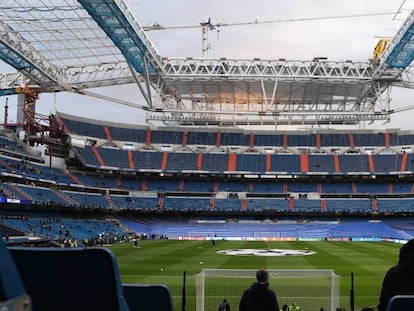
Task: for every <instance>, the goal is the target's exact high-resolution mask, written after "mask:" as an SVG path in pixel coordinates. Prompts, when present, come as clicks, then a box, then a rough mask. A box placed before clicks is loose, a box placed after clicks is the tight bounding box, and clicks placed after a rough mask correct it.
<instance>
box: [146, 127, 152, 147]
mask: <svg viewBox="0 0 414 311" xmlns="http://www.w3.org/2000/svg"><path fill="white" fill-rule="evenodd" d="M145 144H146V145H147V146H149V145H151V129H150V128H147V137H146V139H145Z"/></svg>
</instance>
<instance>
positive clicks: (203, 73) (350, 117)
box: [0, 0, 414, 125]
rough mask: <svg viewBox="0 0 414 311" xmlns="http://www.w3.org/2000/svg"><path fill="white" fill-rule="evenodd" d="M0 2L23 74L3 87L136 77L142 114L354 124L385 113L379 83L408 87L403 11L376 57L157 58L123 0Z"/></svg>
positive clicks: (14, 61) (212, 121)
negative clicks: (395, 29)
mask: <svg viewBox="0 0 414 311" xmlns="http://www.w3.org/2000/svg"><path fill="white" fill-rule="evenodd" d="M0 12H1V13H0V27H1V33H2V35H1V37H0V58H1V59H2V60H3V61H5V62H6V63H8V64H9V65H11V66H13V67H14V68H16V69H17V70H18V71H20V72H21V73H22V74H23V75H24V77H23V78H22V77H14V76H12V75H10V74H9V75H6V74H4V75H0V93H2V94H3V95H4V94H10V93H13V91H12V89H13V87H14V85H15V84H16V83H17V84H22V83H24V84H26V85H29V86H32V87H36V88H37V89H38V90H39V91H40V92H53V91H62V90H64V91H69V92H78V93H82V94H88V95H93V94H92V93H90V92H89V91H88V90H87V89H90V88H94V87H103V86H110V85H120V84H131V83H136V84H137V85H138V86H139V87H140V90H141V92H142V94H143V95H144V98H145V100H146V105H139V104H136V107H138V108H141V109H144V110H147V111H148V112H147V120H148V121H151V120H158V121H163V122H166V123H171V122H173V124H175V125H180V124H181V125H190V124H191V125H242V124H255V125H260V124H356V123H359V122H361V121H375V120H387V119H388V118H389V117H390V114H392V113H393V110H392V109H391V108H390V106H389V101H388V100H387V98H386V96H387V92H386V90H387V89H389V87H390V86H392V85H396V84H398V85H401V86H404V87H412V83H411V75H408V74H405V73H406V72H409V70H411V69H410V67H409V65H410V64H411V61H412V59H413V57H414V54H413V53H412V51H411V46H412V41H411V40H412V38H411V32H412V31H411V29H412V27H413V26H412V25H413V16H412V14H411V15H410V16H409V18H408V19H407V20H406V22H405V23H404V24H403V26H402V27H401V30H400V32H399V33H398V34H397V35H396V37H395V38H394V40H393V41H392V42H391V44H390V45H389V46H388V49H387V50H386V52H385V53H384V57H383V58H379V59H378V60H376V61H375V62H372V61H366V62H352V61H341V62H335V61H330V60H327V59H325V58H316V59H313V60H312V61H301V60H299V61H291V60H286V59H278V60H262V59H250V60H247V59H246V60H242V59H226V58H220V59H207V58H199V59H196V58H185V59H177V58H175V59H173V58H161V57H160V55H159V54H158V52H157V51H156V49H155V48H154V46H153V44H152V43H151V42H150V40H149V39H148V37H147V36H146V34H145V32H144V31H143V29H142V27H141V26H140V25H139V24H138V22H137V21H136V20H135V18H134V16H133V15H132V13H131V12H130V11H129V9H128V7H127V6H126V4H125V3H124V2H123V1H122V0H90V1H85V0H79V1H75V0H64V1H60V2H59V4H58V5H56V2H55V1H51V0H49V1H40V0H34V1H30V2H27V1H24V2H22V1H12V0H1V1H0ZM154 91H155V92H154ZM384 97H385V98H384ZM154 98H157V100H154ZM119 102H120V103H122V102H121V101H119ZM124 104H130V103H124ZM132 105H134V104H132Z"/></svg>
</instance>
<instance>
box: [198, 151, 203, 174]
mask: <svg viewBox="0 0 414 311" xmlns="http://www.w3.org/2000/svg"><path fill="white" fill-rule="evenodd" d="M202 164H203V154H202V153H201V152H199V153H198V157H197V170H201V165H202Z"/></svg>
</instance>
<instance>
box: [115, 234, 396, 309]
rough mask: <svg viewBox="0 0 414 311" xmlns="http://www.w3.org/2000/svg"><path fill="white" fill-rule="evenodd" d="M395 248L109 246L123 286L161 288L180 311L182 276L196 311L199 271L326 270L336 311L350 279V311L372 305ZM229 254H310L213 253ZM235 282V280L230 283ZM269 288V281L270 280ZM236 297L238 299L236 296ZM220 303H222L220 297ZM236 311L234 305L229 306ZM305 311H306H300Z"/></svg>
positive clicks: (346, 297) (345, 303) (344, 304)
mask: <svg viewBox="0 0 414 311" xmlns="http://www.w3.org/2000/svg"><path fill="white" fill-rule="evenodd" d="M400 247H401V245H398V244H393V243H386V242H313V241H312V242H302V241H301V242H292V241H290V242H279V241H278V242H267V241H246V242H244V241H217V243H216V246H215V247H212V244H211V241H176V240H145V241H141V242H140V243H139V247H138V248H134V246H133V243H126V244H117V245H114V246H111V247H110V249H111V250H112V251H113V252H114V254H115V256H116V258H117V261H118V265H119V269H120V273H121V279H122V282H123V283H130V284H134V283H138V284H165V285H167V286H168V287H169V288H170V291H171V293H172V295H173V299H174V306H175V310H181V306H182V303H181V297H182V288H183V273H184V271H185V272H186V298H187V299H186V310H188V311H194V310H195V309H196V307H195V305H196V298H195V295H196V291H195V275H196V274H198V273H200V271H201V270H202V269H259V268H265V269H332V270H334V272H335V273H336V274H337V275H339V276H341V298H340V306H341V308H344V309H346V310H350V291H351V273H353V275H354V292H355V309H356V310H358V309H361V308H363V307H368V306H373V305H377V303H378V297H379V293H380V290H381V283H382V280H383V277H384V274H385V272H386V271H387V270H388V268H389V267H390V266H392V265H394V264H396V262H397V260H398V253H399V249H400ZM235 249H257V250H264V249H283V250H306V251H312V252H315V254H312V255H306V256H253V255H252V256H237V255H223V254H219V253H217V252H218V251H222V250H235ZM235 282H237V281H236V279H235ZM270 284H272V280H270ZM241 294H242V293H240V295H241ZM223 298H226V297H223ZM232 309H233V310H238V306H237V305H233V306H232ZM304 311H307V310H304Z"/></svg>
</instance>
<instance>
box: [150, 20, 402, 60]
mask: <svg viewBox="0 0 414 311" xmlns="http://www.w3.org/2000/svg"><path fill="white" fill-rule="evenodd" d="M395 14H396V13H395V12H376V13H360V14H349V15H331V16H314V17H299V18H279V19H269V20H259V19H257V18H256V19H255V20H253V21H246V22H233V23H227V22H222V23H212V22H211V18H209V19H208V20H207V21H206V22H201V23H199V24H198V25H170V26H163V25H161V24H159V23H154V24H152V25H146V26H143V27H142V29H143V30H144V31H153V30H167V29H195V28H201V57H206V56H208V51H209V49H210V46H209V43H208V31H209V30H214V29H219V28H220V27H226V26H244V25H258V24H271V23H290V22H306V21H321V20H331V19H345V18H358V17H370V16H384V15H393V16H395Z"/></svg>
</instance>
